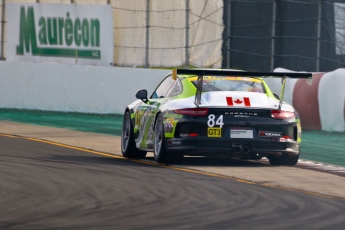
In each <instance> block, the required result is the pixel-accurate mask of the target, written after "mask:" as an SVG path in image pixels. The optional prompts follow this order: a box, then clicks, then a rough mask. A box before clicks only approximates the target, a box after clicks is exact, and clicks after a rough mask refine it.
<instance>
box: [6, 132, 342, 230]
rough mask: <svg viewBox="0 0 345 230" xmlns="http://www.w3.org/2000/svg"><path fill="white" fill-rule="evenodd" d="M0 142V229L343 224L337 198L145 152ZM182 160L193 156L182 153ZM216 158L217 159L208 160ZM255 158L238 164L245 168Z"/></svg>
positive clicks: (338, 226) (29, 141)
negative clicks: (136, 156) (143, 157)
mask: <svg viewBox="0 0 345 230" xmlns="http://www.w3.org/2000/svg"><path fill="white" fill-rule="evenodd" d="M0 146H1V149H0V195H1V200H0V207H1V209H0V229H36V230H39V229H296V230H297V229H342V228H343V227H344V226H345V216H344V211H345V199H341V198H335V197H329V196H319V195H315V194H308V193H306V192H301V191H295V190H290V189H286V188H278V187H275V186H263V185H260V184H257V183H250V182H249V181H244V180H243V181H241V180H236V179H233V178H231V177H226V176H222V175H217V174H211V173H205V172H201V171H195V170H190V171H188V170H185V171H183V170H176V168H174V167H169V166H163V165H157V164H154V163H153V161H152V159H151V160H150V159H149V160H148V161H146V162H145V161H135V160H134V161H132V160H126V159H123V158H122V157H118V156H115V155H111V154H106V153H103V152H98V151H91V150H87V149H81V148H75V147H71V146H65V145H60V146H59V144H57V143H53V142H49V141H43V140H41V139H31V138H22V137H17V136H5V135H2V136H0ZM232 163H233V164H234V163H235V162H232ZM188 164H194V165H195V164H196V165H198V164H200V160H199V159H198V158H196V159H188ZM203 164H205V162H204V163H203ZM217 164H219V165H220V166H222V165H223V164H224V163H222V162H221V161H219V162H218V160H217V159H214V160H213V161H212V163H211V165H213V166H214V165H216V166H217ZM257 164H259V163H252V162H247V163H242V164H241V165H240V166H241V167H247V168H249V170H250V168H252V167H260V166H258V165H257ZM229 165H231V162H230V163H229ZM261 167H270V166H268V165H265V164H263V165H261Z"/></svg>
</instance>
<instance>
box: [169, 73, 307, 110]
mask: <svg viewBox="0 0 345 230" xmlns="http://www.w3.org/2000/svg"><path fill="white" fill-rule="evenodd" d="M178 74H181V75H182V74H184V75H196V76H198V80H197V87H196V93H195V99H194V104H195V105H196V106H197V107H199V105H200V104H201V103H200V101H201V93H202V83H203V79H204V78H203V76H236V77H253V78H255V77H261V78H265V77H279V78H282V88H281V91H280V97H279V98H280V103H279V109H281V106H282V103H283V98H284V91H285V84H286V78H304V79H310V78H311V77H312V73H295V72H292V73H290V72H245V71H233V70H214V69H175V70H173V72H172V78H173V79H175V80H176V79H177V75H178Z"/></svg>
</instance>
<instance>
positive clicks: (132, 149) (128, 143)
mask: <svg viewBox="0 0 345 230" xmlns="http://www.w3.org/2000/svg"><path fill="white" fill-rule="evenodd" d="M121 151H122V156H124V157H126V158H136V159H141V158H145V157H146V153H147V152H146V151H141V150H139V149H137V147H136V146H135V141H134V131H133V124H132V121H131V115H130V113H129V112H128V111H127V112H126V113H125V115H124V117H123V123H122V134H121Z"/></svg>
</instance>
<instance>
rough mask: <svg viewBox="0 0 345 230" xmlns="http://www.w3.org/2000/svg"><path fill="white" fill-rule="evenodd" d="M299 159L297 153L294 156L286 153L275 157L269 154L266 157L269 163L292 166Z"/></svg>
mask: <svg viewBox="0 0 345 230" xmlns="http://www.w3.org/2000/svg"><path fill="white" fill-rule="evenodd" d="M298 159H299V154H298V155H295V156H289V155H287V154H283V155H282V156H279V157H276V156H271V157H269V158H268V160H269V161H270V164H271V165H285V166H294V165H296V164H297V162H298Z"/></svg>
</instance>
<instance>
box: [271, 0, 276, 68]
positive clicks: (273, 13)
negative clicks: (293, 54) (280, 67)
mask: <svg viewBox="0 0 345 230" xmlns="http://www.w3.org/2000/svg"><path fill="white" fill-rule="evenodd" d="M276 10H277V2H276V0H273V5H272V30H271V37H272V42H271V71H273V68H274V50H275V36H276V20H277V14H276Z"/></svg>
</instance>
